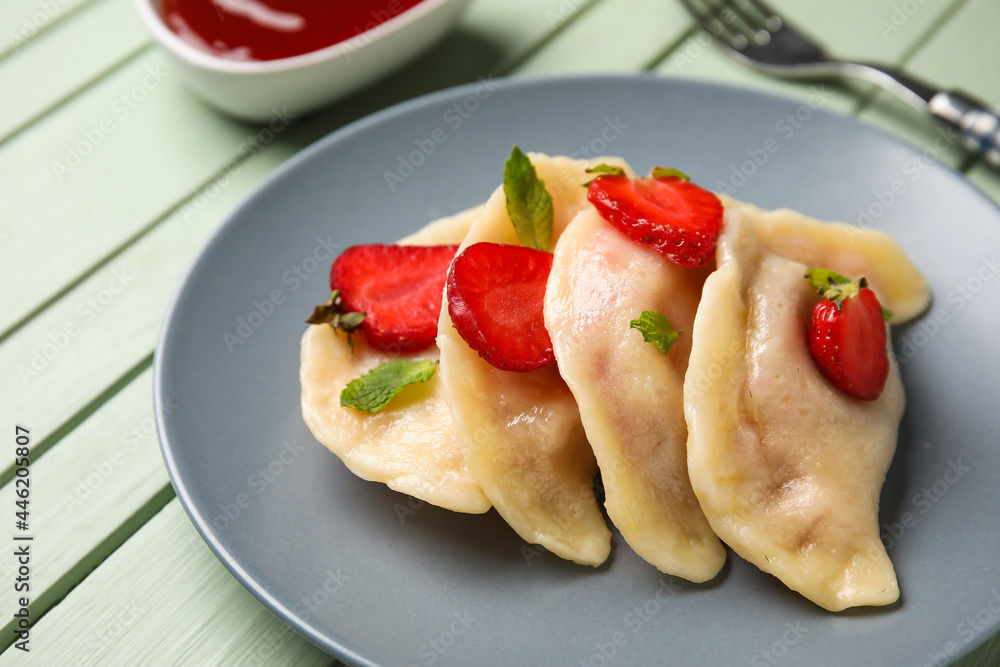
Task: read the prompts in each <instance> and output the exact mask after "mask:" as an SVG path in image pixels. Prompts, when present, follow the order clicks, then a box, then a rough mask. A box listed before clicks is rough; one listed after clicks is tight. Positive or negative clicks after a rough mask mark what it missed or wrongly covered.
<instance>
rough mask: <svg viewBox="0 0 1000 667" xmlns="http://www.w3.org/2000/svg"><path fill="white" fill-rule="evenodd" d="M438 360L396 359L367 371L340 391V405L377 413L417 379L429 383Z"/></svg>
mask: <svg viewBox="0 0 1000 667" xmlns="http://www.w3.org/2000/svg"><path fill="white" fill-rule="evenodd" d="M436 370H437V362H436V361H429V360H426V359H424V360H422V361H410V360H408V359H397V360H396V361H389V362H386V363H384V364H382V365H380V366H376V367H375V368H373V369H371V370H370V371H368V372H367V373H366V374H365V375H362V376H361V377H359V378H354V379H353V380H351V381H350V382H348V383H347V386H346V387H344V390H343V391H342V392H340V404H341V405H342V406H344V407H346V408H357V409H358V410H363V411H365V412H370V413H371V414H375V413H376V412H378V411H379V410H381V409H382V408H384V407H385V406H386V405H388V404H389V401H391V400H392V398H393V397H394V396H395V395H396V394H398V393H399V392H400V390H401V389H402V388H403V387H405V386H407V385H411V384H414V383H417V382H427V381H428V380H430V379H431V378H432V377H434V372H435V371H436Z"/></svg>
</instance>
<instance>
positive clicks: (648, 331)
mask: <svg viewBox="0 0 1000 667" xmlns="http://www.w3.org/2000/svg"><path fill="white" fill-rule="evenodd" d="M629 328H631V329H638V330H639V331H641V332H642V339H643V340H644V341H646V342H647V343H652V344H653V345H655V346H656V347H657V348H659V350H660V352H662V353H663V354H666V353H667V352H669V351H670V347H671V346H672V345H673V344H674V343H676V342H677V339H678V338H680V336H681V334H682V333H684V331H683V330H681V331H678V330H677V329H674V325H673V324H671V323H670V320H668V319H667V318H666V317H665V316H664V315H663V313H661V312H659V311H656V310H644V311H642V314H640V315H639V319H637V320H632V321H631V322H630V323H629Z"/></svg>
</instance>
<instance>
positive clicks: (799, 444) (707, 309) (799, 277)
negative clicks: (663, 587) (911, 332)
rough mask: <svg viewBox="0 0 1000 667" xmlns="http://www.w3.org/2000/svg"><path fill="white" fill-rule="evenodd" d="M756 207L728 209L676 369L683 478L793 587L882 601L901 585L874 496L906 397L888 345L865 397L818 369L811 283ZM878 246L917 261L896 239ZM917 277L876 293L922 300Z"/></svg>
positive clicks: (714, 519)
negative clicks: (914, 282) (777, 248)
mask: <svg viewBox="0 0 1000 667" xmlns="http://www.w3.org/2000/svg"><path fill="white" fill-rule="evenodd" d="M752 217H754V216H753V215H752V212H751V214H748V212H747V210H745V209H743V208H742V207H740V206H734V207H730V208H729V209H728V210H727V212H726V217H725V223H724V226H723V233H722V235H721V236H720V238H719V243H718V249H717V253H716V258H717V264H718V269H717V270H716V271H715V272H714V273H713V274H712V275H711V276H710V277H709V278H708V280H707V281H706V282H705V286H704V289H703V291H702V297H701V304H700V305H699V308H698V314H697V316H696V317H695V322H694V331H693V345H692V350H691V357H690V362H689V366H688V372H687V376H686V378H685V381H684V397H685V406H684V407H685V415H686V417H687V424H688V431H689V435H688V471H689V474H690V477H691V482H692V485H693V487H694V490H695V493H696V494H697V496H698V499H699V500H700V502H701V506H702V509H703V510H704V512H705V515H706V517H707V518H708V521H709V523H710V524H711V525H712V528H713V529H714V530H715V532H716V534H718V535H719V537H721V538H722V540H723V541H724V542H726V543H727V544H728V545H729V546H731V547H732V548H733V549H734V550H735V551H736V552H737V553H738V554H740V555H741V556H742V557H744V558H746V559H747V560H749V561H751V562H752V563H754V564H755V565H756V566H757V567H759V568H760V569H761V570H764V571H765V572H769V573H771V574H773V575H775V576H776V577H778V578H779V579H780V580H781V581H782V582H784V583H785V584H786V585H787V586H788V587H789V588H792V589H793V590H796V591H798V592H799V593H801V594H802V595H804V596H805V597H806V598H808V599H810V600H812V601H813V602H815V603H816V604H818V605H820V606H822V607H824V608H826V609H829V610H831V611H839V610H842V609H845V608H847V607H853V606H860V605H885V604H890V603H892V602H893V601H895V600H896V599H897V598H898V596H899V588H898V585H897V582H896V576H895V572H894V570H893V567H892V563H891V562H890V561H889V557H888V555H887V554H886V551H885V548H884V547H883V545H882V542H881V540H880V539H879V528H878V503H879V493H880V490H881V487H882V483H883V481H884V479H885V473H886V470H887V469H888V467H889V464H890V462H891V460H892V457H893V453H894V451H895V447H896V437H897V429H898V425H899V420H900V418H901V416H902V414H903V408H904V397H903V386H902V382H901V380H900V376H899V369H898V366H897V364H896V362H895V359H894V357H893V356H892V352H891V349H890V350H889V356H890V364H891V365H890V372H889V378H888V381H887V382H886V385H885V389H884V390H883V392H882V394H881V396H880V397H879V398H878V399H877V400H875V401H871V402H866V401H861V400H858V399H855V398H852V397H850V396H848V395H847V394H845V393H843V392H841V391H840V390H838V389H837V388H835V387H834V386H833V385H832V384H831V383H830V382H829V381H828V380H827V379H826V378H825V377H824V376H823V374H822V372H821V371H820V370H819V368H818V367H817V365H816V363H815V361H814V360H813V358H812V356H811V353H810V351H809V347H808V337H807V331H808V325H809V319H810V314H811V311H812V308H813V306H814V304H815V303H816V302H817V300H818V297H817V295H816V293H815V290H814V289H813V288H812V287H811V286H810V285H809V284H808V282H807V281H806V280H805V279H804V277H803V276H804V274H805V271H806V268H807V267H806V265H804V264H802V263H799V262H796V261H792V260H790V259H786V258H785V257H781V256H779V255H777V254H775V253H773V252H770V251H769V250H768V249H766V248H765V245H764V244H763V243H762V241H761V239H760V238H759V237H758V235H760V236H762V237H764V238H765V239H768V240H769V241H772V242H773V241H774V237H773V236H770V235H769V230H768V229H767V228H766V227H765V228H764V229H763V230H762V231H760V232H758V231H757V225H756V224H755V223H756V222H757V220H756V218H754V219H751V218H752ZM821 246H823V243H822V242H820V243H817V244H814V245H813V246H810V245H809V244H806V247H807V248H809V247H812V249H813V250H816V248H820V247H821ZM835 250H836V248H835V247H832V246H831V247H827V248H826V250H825V251H824V252H825V253H827V255H828V254H829V253H831V252H834V251H835ZM788 252H789V253H790V254H791V251H788ZM827 255H824V254H823V253H819V254H818V255H817V258H818V259H828V256H827ZM886 256H889V257H902V258H903V259H902V262H903V263H904V264H905V266H903V267H902V269H906V270H907V271H908V270H909V269H912V267H911V266H910V265H909V262H908V261H907V260H906V259H905V256H903V255H902V253H901V251H898V250H895V251H893V252H891V253H888V254H887V255H886ZM821 264H823V265H826V264H827V263H826V262H822V263H821ZM830 268H834V269H838V270H841V271H845V270H849V269H848V268H847V267H845V266H844V265H843V263H841V265H840V266H839V267H836V266H834V267H830ZM875 268H876V267H875V266H874V265H872V266H865V267H864V270H863V271H860V272H859V271H855V272H854V273H855V274H859V273H860V274H863V275H869V274H871V273H872V270H874V269H875ZM899 268H900V267H894V270H895V269H899ZM913 271H915V269H913ZM920 284H921V285H922V284H923V283H922V281H921V283H920ZM919 291H920V290H919V289H915V293H914V294H905V293H900V294H898V295H895V296H896V298H895V300H893V299H887V301H888V303H885V305H886V306H887V307H889V308H899V309H902V308H901V304H904V303H910V302H912V303H921V302H922V303H926V295H921V294H919ZM914 308H916V306H914ZM890 345H891V343H890Z"/></svg>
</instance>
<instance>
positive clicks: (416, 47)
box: [134, 0, 469, 121]
mask: <svg viewBox="0 0 1000 667" xmlns="http://www.w3.org/2000/svg"><path fill="white" fill-rule="evenodd" d="M468 2H469V0H423V1H422V2H420V3H418V4H417V5H415V6H413V7H411V8H410V9H408V10H406V11H404V12H402V13H400V14H399V15H397V16H394V17H392V18H391V19H389V20H388V21H386V22H385V23H381V24H379V25H378V26H376V27H374V28H372V29H371V30H368V31H366V32H363V33H360V34H359V35H357V36H355V37H352V38H351V39H348V40H346V41H343V42H338V43H337V44H333V45H331V46H328V47H326V48H323V49H319V50H318V51H311V52H309V53H304V54H302V55H299V56H293V57H291V58H280V59H277V60H262V61H249V62H247V61H235V60H226V59H224V58H219V57H217V56H213V55H212V54H210V53H207V52H205V51H201V50H199V49H196V48H195V47H193V46H191V45H189V44H187V43H186V42H184V41H183V40H182V39H181V38H180V37H179V36H178V35H177V34H176V33H174V32H173V31H172V30H170V28H168V27H167V26H166V24H165V23H164V22H163V18H162V16H161V14H160V0H134V3H135V7H136V10H137V11H138V12H139V16H140V17H141V19H142V22H143V23H145V25H146V28H147V29H148V30H149V31H150V32H151V33H152V34H153V38H154V39H156V41H157V42H158V43H159V44H160V46H162V47H163V48H164V49H165V50H166V52H167V53H168V54H169V55H170V56H171V58H172V59H173V60H174V61H175V62H176V63H177V65H178V67H179V69H180V71H181V73H182V76H183V78H184V79H185V81H186V82H187V84H188V85H189V86H190V88H191V89H192V90H194V91H195V92H196V93H197V94H198V95H200V96H201V97H202V98H204V99H205V100H206V101H207V102H209V103H210V104H212V105H213V106H215V107H217V108H219V109H221V110H222V111H224V112H226V113H228V114H232V115H233V116H236V117H238V118H243V119H246V120H252V121H263V120H267V119H269V118H271V117H272V116H273V115H274V114H275V111H274V110H275V109H277V110H278V111H283V110H285V109H287V110H288V111H289V112H291V113H294V114H301V113H305V112H307V111H311V110H313V109H316V108H318V107H321V106H323V105H325V104H329V103H330V102H333V101H334V100H337V99H339V98H341V97H344V96H345V95H347V94H348V93H351V92H353V91H355V90H357V89H358V88H361V87H362V86H364V85H365V84H367V83H370V82H371V81H374V80H375V79H377V78H379V77H381V76H384V75H385V74H388V73H389V72H390V71H392V70H393V69H395V68H397V67H399V66H400V65H403V64H404V63H406V62H407V61H408V60H409V59H410V58H412V57H413V56H415V55H416V54H418V53H419V52H421V51H422V50H424V49H425V48H427V47H428V46H430V45H431V44H433V43H434V42H435V41H436V40H437V39H439V38H440V37H441V36H442V35H444V33H445V32H447V30H448V29H449V28H450V27H451V26H452V25H453V24H454V23H455V21H456V20H457V19H458V16H459V14H460V13H461V12H462V10H463V9H464V8H465V6H466V5H467V4H468Z"/></svg>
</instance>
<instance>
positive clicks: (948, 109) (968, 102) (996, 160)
mask: <svg viewBox="0 0 1000 667" xmlns="http://www.w3.org/2000/svg"><path fill="white" fill-rule="evenodd" d="M928 107H929V109H930V112H931V114H932V115H933V116H935V117H937V118H940V119H941V120H943V121H944V122H946V123H947V124H949V125H951V126H952V127H954V128H956V129H957V130H958V131H959V132H960V134H959V137H960V138H961V140H962V145H963V146H965V147H966V148H967V149H968V150H970V151H972V152H974V153H978V154H979V155H981V156H982V157H983V159H985V160H986V161H987V162H988V163H989V164H991V165H992V166H994V167H998V168H1000V109H997V108H996V107H990V106H989V105H987V104H984V103H983V102H980V101H979V100H977V99H975V98H973V97H971V96H969V95H966V94H965V93H963V92H961V91H958V90H949V91H941V92H939V93H937V94H936V95H934V97H932V98H931V99H930V101H929V102H928Z"/></svg>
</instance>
